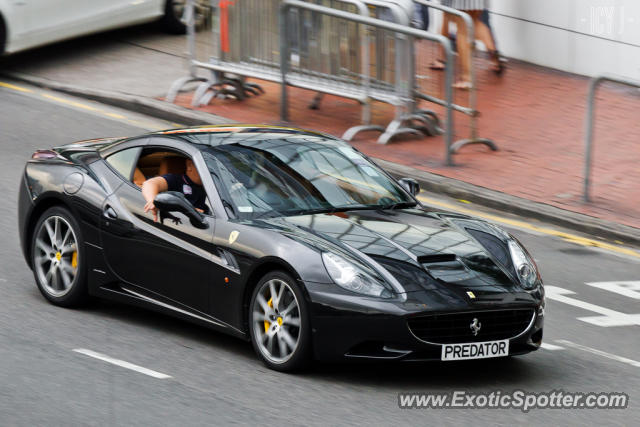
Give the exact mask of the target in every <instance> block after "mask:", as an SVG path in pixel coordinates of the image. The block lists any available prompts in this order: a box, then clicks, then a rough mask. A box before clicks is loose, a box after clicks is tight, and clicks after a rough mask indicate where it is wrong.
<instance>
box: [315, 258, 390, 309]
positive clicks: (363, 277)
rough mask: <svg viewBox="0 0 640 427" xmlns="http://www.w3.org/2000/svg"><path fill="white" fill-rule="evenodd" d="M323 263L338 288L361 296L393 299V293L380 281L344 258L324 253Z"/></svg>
mask: <svg viewBox="0 0 640 427" xmlns="http://www.w3.org/2000/svg"><path fill="white" fill-rule="evenodd" d="M322 261H323V262H324V266H325V267H326V269H327V272H328V273H329V276H330V277H331V279H333V281H334V282H335V283H336V284H337V285H338V286H340V287H342V288H344V289H346V290H349V291H352V292H357V293H359V294H364V295H370V296H374V297H380V298H390V297H391V292H390V291H389V289H387V288H386V287H385V286H384V284H383V283H382V282H381V281H380V280H379V279H376V278H375V277H373V276H372V275H371V274H369V273H367V272H366V271H364V269H362V268H361V267H358V266H357V265H355V264H353V263H351V262H349V261H347V260H346V259H344V258H343V257H341V256H339V255H336V254H333V253H331V252H323V253H322Z"/></svg>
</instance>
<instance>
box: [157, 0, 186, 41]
mask: <svg viewBox="0 0 640 427" xmlns="http://www.w3.org/2000/svg"><path fill="white" fill-rule="evenodd" d="M173 2H174V0H167V2H166V3H165V7H164V17H163V18H162V26H163V27H164V29H165V30H166V31H167V32H168V33H170V34H185V33H186V32H187V26H186V25H185V24H184V22H182V16H177V15H176V12H175V9H174V4H173Z"/></svg>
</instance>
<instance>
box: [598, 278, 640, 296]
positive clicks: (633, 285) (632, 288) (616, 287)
mask: <svg viewBox="0 0 640 427" xmlns="http://www.w3.org/2000/svg"><path fill="white" fill-rule="evenodd" d="M586 284H587V285H589V286H593V287H594V288H599V289H604V290H605V291H610V292H615V293H617V294H620V295H624V296H625V297H629V298H633V299H640V281H638V282H587V283H586Z"/></svg>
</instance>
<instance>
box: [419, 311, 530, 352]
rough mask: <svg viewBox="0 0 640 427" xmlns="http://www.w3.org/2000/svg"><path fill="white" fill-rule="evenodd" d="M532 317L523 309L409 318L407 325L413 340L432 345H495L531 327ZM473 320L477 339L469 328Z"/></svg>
mask: <svg viewBox="0 0 640 427" xmlns="http://www.w3.org/2000/svg"><path fill="white" fill-rule="evenodd" d="M534 313H535V311H534V309H533V308H523V309H513V310H492V311H473V312H465V313H445V314H426V315H418V316H414V317H411V318H409V319H408V320H407V324H408V326H409V329H410V330H411V332H412V333H413V334H414V335H415V336H416V337H418V338H420V339H421V340H423V341H428V342H431V343H434V344H453V343H465V342H479V341H495V340H504V339H509V338H513V337H516V336H518V335H520V334H521V333H523V332H524V331H525V330H526V329H527V327H528V326H529V325H530V324H531V320H532V319H533V316H534ZM474 319H478V321H477V324H479V325H480V329H479V330H478V334H477V335H474V334H473V331H472V328H471V324H472V323H473V322H474Z"/></svg>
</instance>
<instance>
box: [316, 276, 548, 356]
mask: <svg viewBox="0 0 640 427" xmlns="http://www.w3.org/2000/svg"><path fill="white" fill-rule="evenodd" d="M324 288H325V289H326V285H325V286H324ZM307 289H308V291H309V297H310V300H311V307H310V308H311V326H312V334H313V335H312V336H313V346H314V354H315V357H316V359H318V360H323V361H344V360H367V359H368V360H402V361H418V360H440V359H441V353H442V345H441V344H432V343H428V342H425V341H423V340H421V339H419V338H417V337H416V336H415V335H414V334H413V333H412V331H411V330H410V328H409V326H408V322H407V321H408V319H409V318H410V317H411V316H415V315H420V314H438V313H441V312H447V313H451V312H458V311H460V312H465V311H473V312H482V311H485V310H486V311H490V310H501V309H505V310H509V309H514V308H532V309H533V310H534V315H533V316H534V317H533V318H532V320H531V322H530V324H529V325H528V326H527V327H526V329H525V330H524V331H523V332H521V333H519V334H517V335H516V336H515V338H512V339H509V355H517V354H524V353H529V352H531V351H534V350H537V349H538V348H539V347H540V345H541V344H542V330H543V326H544V314H543V312H544V310H540V309H539V307H540V303H541V302H542V301H540V303H538V304H528V305H523V304H518V305H515V304H513V303H512V304H491V305H487V304H481V305H479V304H471V303H468V302H461V303H459V304H456V303H454V304H452V305H451V306H448V307H443V306H436V304H434V305H433V307H432V306H430V305H427V304H424V303H423V302H422V301H424V295H422V296H420V297H418V298H416V296H417V295H411V293H410V294H407V298H406V300H405V301H397V300H396V301H384V300H380V299H374V298H363V297H358V296H355V297H354V296H353V295H348V294H339V293H338V294H336V293H332V292H331V293H330V292H326V291H324V290H323V286H322V285H320V286H315V287H314V286H311V287H309V286H307ZM505 338H507V337H505ZM509 338H510V337H509ZM470 341H471V340H469V341H460V342H461V343H462V342H470Z"/></svg>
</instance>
